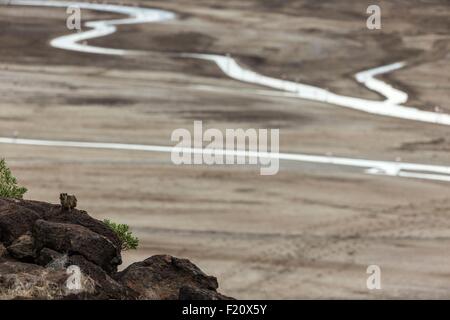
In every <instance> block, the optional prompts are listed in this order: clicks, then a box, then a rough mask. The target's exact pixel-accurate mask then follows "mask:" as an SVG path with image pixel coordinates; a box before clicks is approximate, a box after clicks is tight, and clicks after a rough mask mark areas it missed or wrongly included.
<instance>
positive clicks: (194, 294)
mask: <svg viewBox="0 0 450 320" xmlns="http://www.w3.org/2000/svg"><path fill="white" fill-rule="evenodd" d="M178 299H179V300H234V298H231V297H227V296H224V295H223V294H220V293H218V292H216V291H214V290H207V289H199V288H194V287H189V286H185V287H181V288H180V293H179V296H178Z"/></svg>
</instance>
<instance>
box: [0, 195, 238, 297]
mask: <svg viewBox="0 0 450 320" xmlns="http://www.w3.org/2000/svg"><path fill="white" fill-rule="evenodd" d="M120 248H121V244H120V240H119V238H118V237H117V236H116V234H115V233H114V232H113V231H112V230H111V229H110V228H109V227H108V226H106V225H105V224H104V223H103V222H101V221H99V220H96V219H94V218H92V217H90V216H89V215H88V214H87V213H86V212H85V211H80V210H71V211H65V210H62V209H61V206H59V205H53V204H49V203H44V202H37V201H25V200H14V199H4V198H0V299H30V298H32V299H183V300H186V299H189V300H223V299H230V298H229V297H226V296H224V295H222V294H220V293H218V292H217V288H218V283H217V279H216V278H215V277H211V276H208V275H206V274H205V273H203V272H202V271H201V270H200V269H199V268H198V267H197V266H195V265H194V264H192V263H191V262H190V261H189V260H186V259H179V258H175V257H172V256H168V255H158V256H153V257H150V258H148V259H146V260H144V261H142V262H136V263H133V264H131V265H130V266H128V267H127V268H126V269H125V270H123V271H122V272H117V269H118V266H119V265H120V264H121V263H122V258H121V249H120ZM69 266H70V268H69ZM74 266H75V267H74ZM78 272H79V274H75V273H78ZM74 276H76V278H73V277H74ZM71 284H73V285H71Z"/></svg>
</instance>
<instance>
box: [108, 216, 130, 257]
mask: <svg viewBox="0 0 450 320" xmlns="http://www.w3.org/2000/svg"><path fill="white" fill-rule="evenodd" d="M103 222H104V223H105V224H106V225H107V226H108V227H110V228H111V229H112V230H113V231H114V232H115V233H116V234H117V236H118V237H119V239H120V242H121V244H122V250H123V251H126V250H129V249H137V247H138V245H139V239H138V238H137V237H134V236H133V233H132V232H131V231H130V227H129V226H128V225H126V224H118V223H114V222H112V221H110V220H108V219H105V220H103Z"/></svg>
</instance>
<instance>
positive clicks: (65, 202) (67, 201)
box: [59, 193, 77, 212]
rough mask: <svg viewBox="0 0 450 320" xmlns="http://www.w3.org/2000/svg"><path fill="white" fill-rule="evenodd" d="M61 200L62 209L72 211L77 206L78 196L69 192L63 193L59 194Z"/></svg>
mask: <svg viewBox="0 0 450 320" xmlns="http://www.w3.org/2000/svg"><path fill="white" fill-rule="evenodd" d="M59 200H60V201H61V209H62V211H69V212H70V211H72V209H75V208H76V207H77V198H76V197H75V196H73V195H68V194H67V193H61V194H60V195H59Z"/></svg>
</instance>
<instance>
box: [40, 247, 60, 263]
mask: <svg viewBox="0 0 450 320" xmlns="http://www.w3.org/2000/svg"><path fill="white" fill-rule="evenodd" d="M63 257H64V254H63V253H59V252H58V251H55V250H52V249H49V248H43V249H42V250H41V251H39V254H38V257H37V258H36V261H35V262H36V263H37V264H38V265H40V266H43V267H45V266H47V265H50V264H53V265H55V264H57V262H58V261H61V260H62V259H63Z"/></svg>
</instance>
